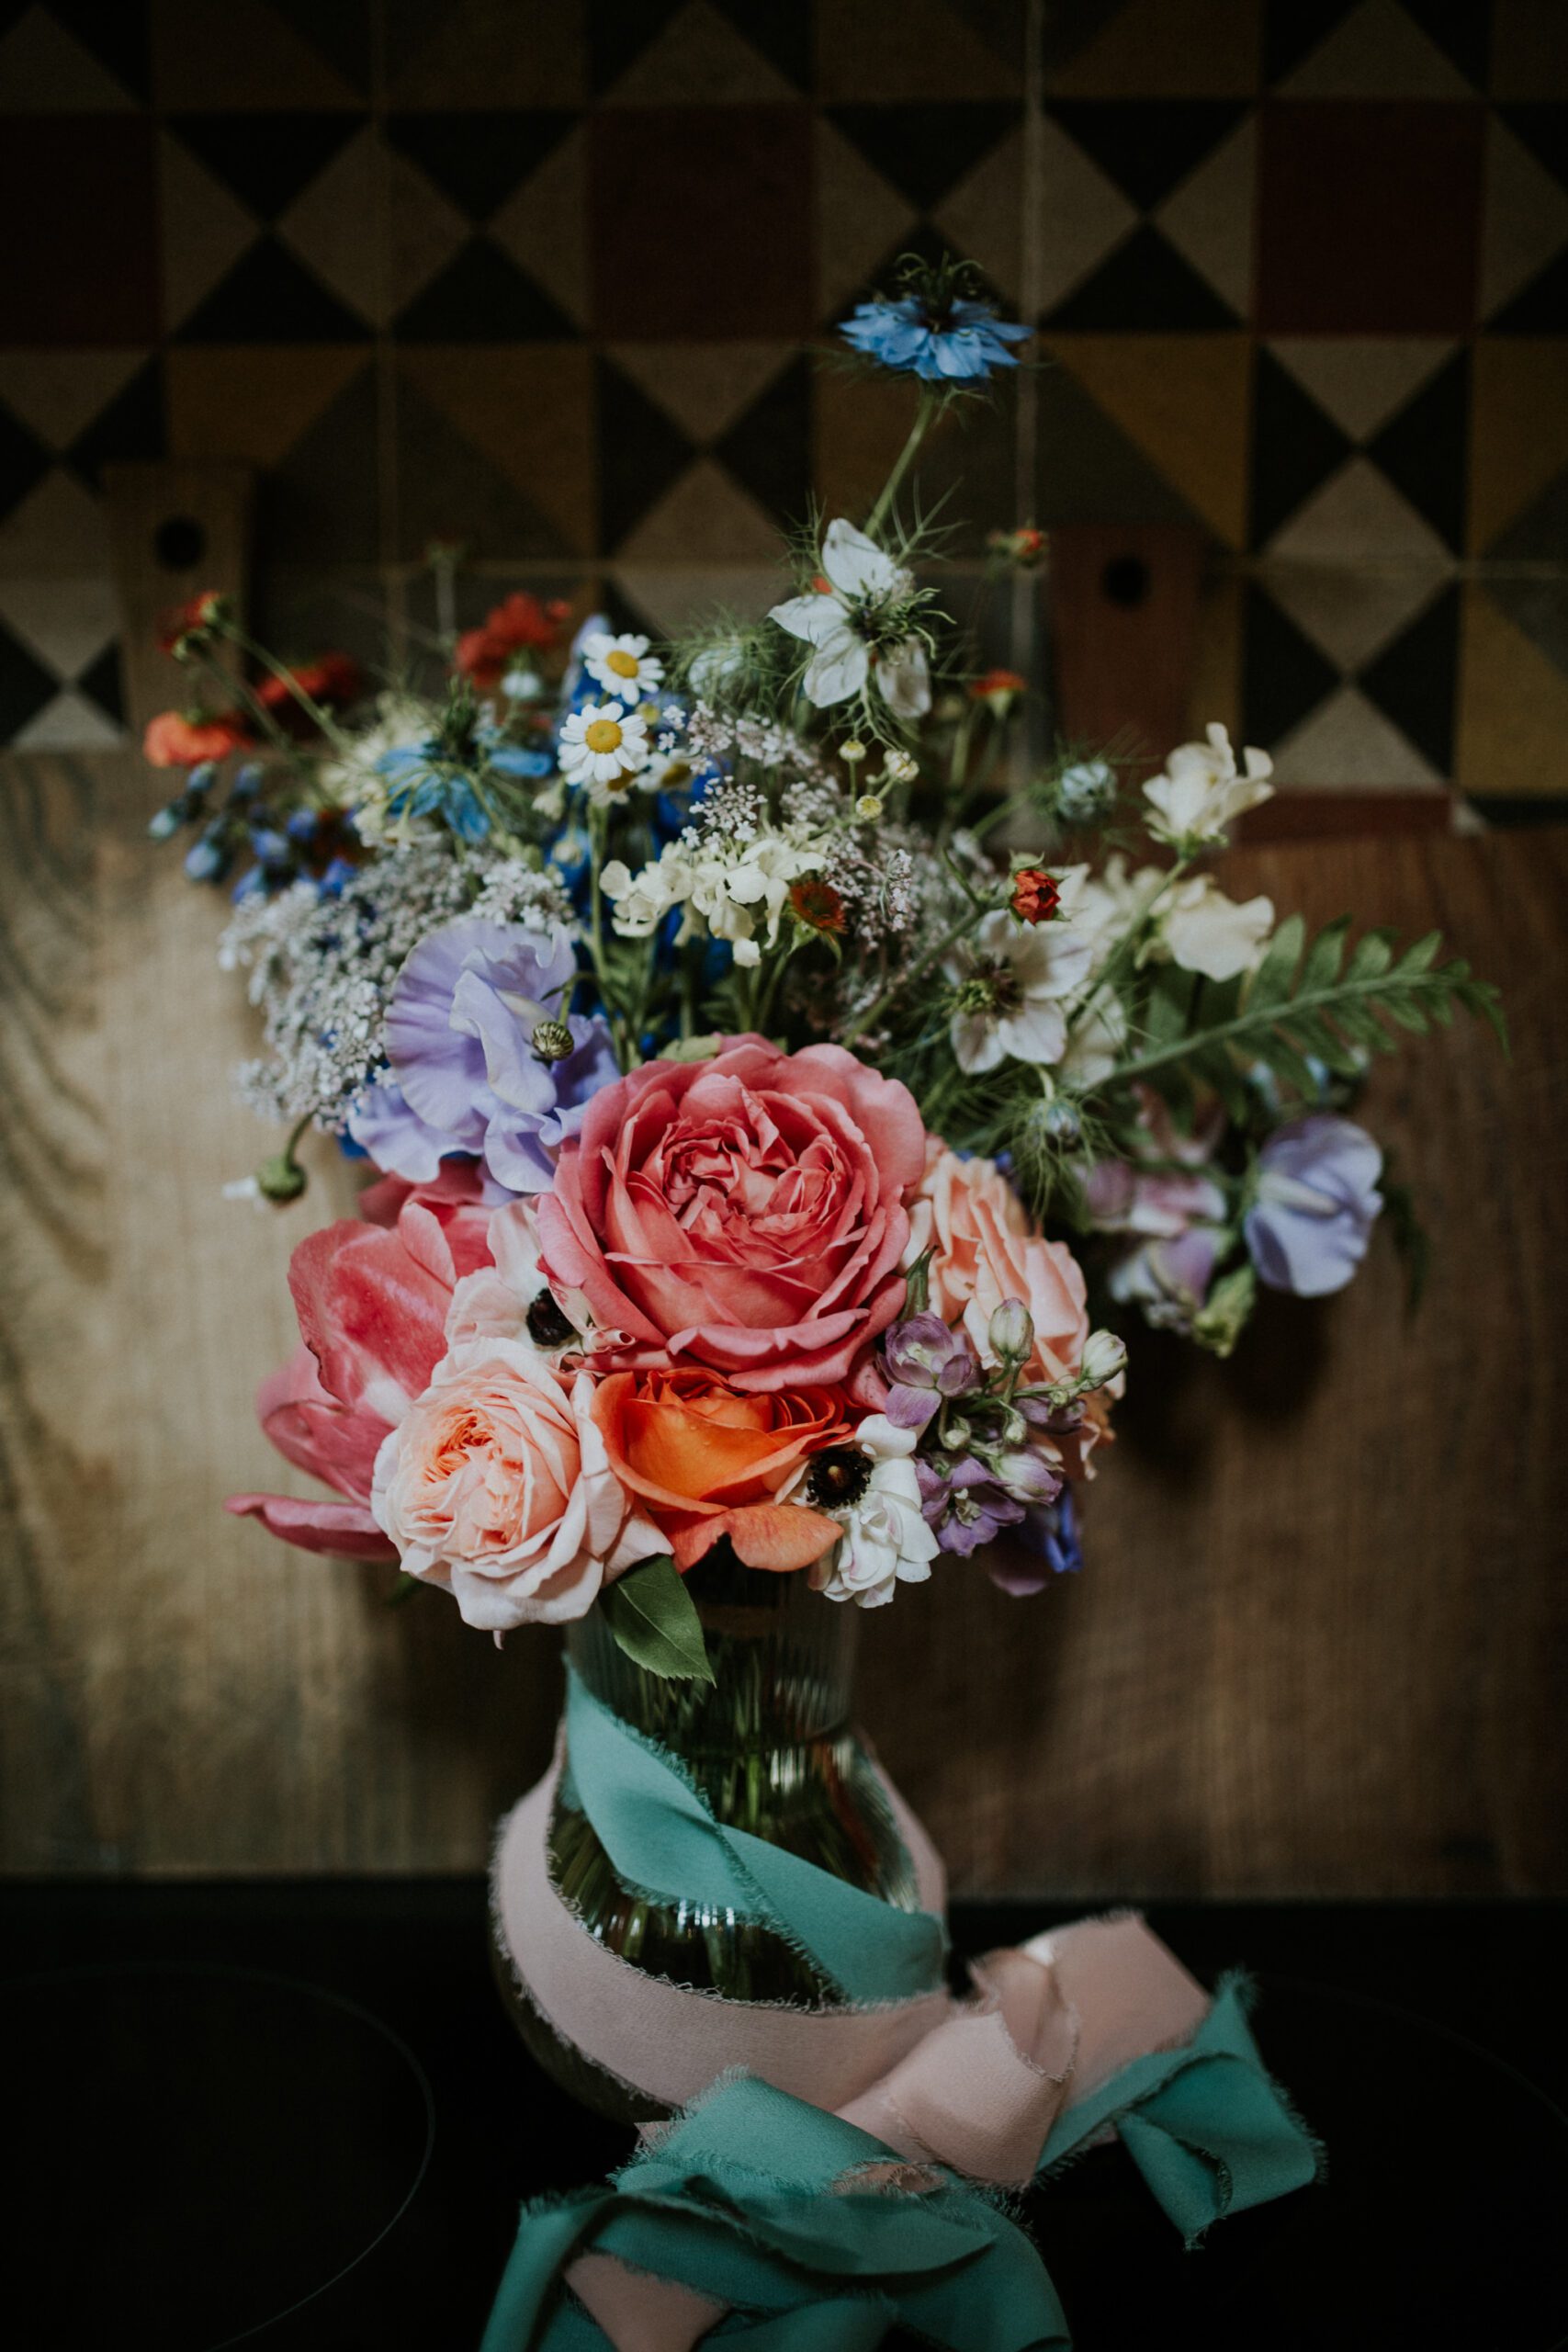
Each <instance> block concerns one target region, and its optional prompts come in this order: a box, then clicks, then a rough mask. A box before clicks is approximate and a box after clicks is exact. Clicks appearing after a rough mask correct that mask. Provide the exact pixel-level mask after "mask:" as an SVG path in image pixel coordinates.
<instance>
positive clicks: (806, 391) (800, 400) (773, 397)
mask: <svg viewBox="0 0 1568 2352" xmlns="http://www.w3.org/2000/svg"><path fill="white" fill-rule="evenodd" d="M714 455H715V457H716V458H718V459H719V460H720V461H721V462H722V463H723V464H724V465H725V466H727V467H728V469H729V471H730V472H731V473H732V474H733V475H734V477H735V479H736V481H738V482H739V484H740V485H741V487H742V489H744V490H749V491H750V493H751V495H752V497H753V498H754V499H756V501H757V503H758V504H759V505H761V506H765V507H766V508H767V510H768V512H769V513H770V514H771V515H775V516H776V517H777V518H778V519H779V520H780V521H791V522H793V521H798V519H799V518H800V516H801V515H804V513H805V512H806V508H807V502H808V500H809V497H810V493H811V363H810V361H809V360H808V359H807V358H806V357H805V356H804V355H803V356H801V357H800V358H798V359H795V360H792V361H791V363H790V365H789V366H788V367H787V368H784V372H783V373H782V375H779V376H776V377H775V378H774V379H773V382H772V383H771V384H770V385H769V386H768V388H767V390H766V391H764V392H763V393H762V395H761V398H760V399H759V400H756V401H753V402H752V403H751V406H750V408H749V409H748V410H747V411H746V413H745V414H744V415H743V416H739V417H738V418H737V419H736V421H735V423H734V424H732V425H731V426H730V427H729V429H728V432H727V433H726V434H725V435H724V436H723V438H722V440H720V441H718V442H717V443H716V445H715V447H714Z"/></svg>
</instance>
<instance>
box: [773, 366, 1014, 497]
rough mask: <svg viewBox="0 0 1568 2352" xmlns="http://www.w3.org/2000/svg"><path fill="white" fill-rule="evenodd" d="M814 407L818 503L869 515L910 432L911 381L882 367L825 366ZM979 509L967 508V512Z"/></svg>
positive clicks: (816, 383)
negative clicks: (872, 370) (866, 371)
mask: <svg viewBox="0 0 1568 2352" xmlns="http://www.w3.org/2000/svg"><path fill="white" fill-rule="evenodd" d="M811 411H812V422H813V431H812V442H813V455H814V468H813V470H814V476H815V481H816V486H817V503H818V508H819V509H820V511H821V512H822V513H823V514H825V515H829V516H831V515H861V514H864V512H865V511H866V509H867V508H868V507H869V506H870V504H871V503H872V501H873V499H874V498H875V496H876V494H877V492H878V491H879V490H880V489H881V487H882V485H883V483H884V482H885V481H886V479H887V476H888V474H889V472H890V470H891V469H892V466H893V461H894V459H895V458H897V455H898V452H899V450H900V449H901V448H902V447H903V446H904V443H905V441H906V439H907V438H908V431H909V389H908V384H907V383H906V382H905V381H904V379H902V378H900V377H897V376H889V375H886V374H883V373H880V372H879V373H877V374H874V375H861V374H859V373H858V372H851V371H850V370H848V369H840V368H818V370H817V371H816V373H815V376H814V379H813V381H812V386H811ZM928 446H929V445H928ZM921 471H922V480H925V479H926V478H927V477H926V473H925V469H924V468H923V467H922V469H921ZM973 511H974V510H973V508H972V507H966V508H965V514H966V515H969V514H972V513H973Z"/></svg>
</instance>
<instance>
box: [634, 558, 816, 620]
mask: <svg viewBox="0 0 1568 2352" xmlns="http://www.w3.org/2000/svg"><path fill="white" fill-rule="evenodd" d="M608 585H609V588H610V592H611V593H610V594H609V596H608V598H607V600H606V601H607V603H608V605H609V608H610V613H611V616H612V618H613V620H615V622H616V623H617V625H618V626H620V627H622V628H638V629H642V630H644V631H646V633H647V634H648V635H649V637H665V638H670V637H679V636H680V635H682V632H683V631H685V630H686V629H689V628H694V627H699V626H700V625H701V624H702V623H703V622H705V621H707V620H710V619H711V618H712V617H713V616H714V615H715V614H716V613H721V612H722V613H759V612H766V610H767V608H768V606H769V605H772V604H776V603H777V601H778V598H779V595H780V594H781V575H780V572H779V570H778V567H777V565H776V564H770V565H767V566H762V565H758V564H737V563H730V564H702V565H693V564H652V563H625V564H623V563H617V564H615V566H614V567H613V569H612V570H611V571H610V573H609V577H608ZM623 614H624V615H625V617H624V618H623V617H622V615H623Z"/></svg>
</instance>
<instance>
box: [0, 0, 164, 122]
mask: <svg viewBox="0 0 1568 2352" xmlns="http://www.w3.org/2000/svg"><path fill="white" fill-rule="evenodd" d="M20 13H21V12H20V10H15V11H13V10H10V9H7V11H6V14H7V15H8V16H9V15H12V14H17V15H19V14H20ZM49 13H50V15H51V17H59V19H60V21H61V23H62V25H63V26H64V27H65V28H66V29H67V30H68V31H69V32H70V33H72V34H73V36H74V38H75V39H76V40H79V41H80V42H81V44H82V46H83V48H84V49H85V51H87V52H88V54H89V56H92V57H96V59H97V61H98V63H99V64H100V65H103V66H106V67H107V70H108V71H109V73H111V74H113V75H114V77H115V80H116V81H117V82H119V83H122V84H123V85H124V86H125V88H126V89H128V90H129V91H130V94H131V96H132V97H137V98H140V99H141V102H142V104H143V106H145V105H146V104H147V103H148V101H149V99H150V98H151V96H152V38H151V34H150V31H149V23H148V19H149V17H150V15H151V6H150V0H50V7H49Z"/></svg>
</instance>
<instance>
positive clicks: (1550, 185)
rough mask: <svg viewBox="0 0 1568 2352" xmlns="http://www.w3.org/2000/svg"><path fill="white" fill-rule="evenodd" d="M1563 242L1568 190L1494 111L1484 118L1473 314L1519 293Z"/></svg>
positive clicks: (1567, 232)
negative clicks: (1484, 146) (1478, 239)
mask: <svg viewBox="0 0 1568 2352" xmlns="http://www.w3.org/2000/svg"><path fill="white" fill-rule="evenodd" d="M1565 242H1568V189H1565V188H1564V187H1562V183H1561V182H1560V181H1559V180H1558V179H1557V178H1555V177H1554V175H1552V174H1551V172H1549V171H1547V170H1546V169H1545V167H1544V165H1543V164H1541V163H1540V161H1539V159H1538V158H1537V157H1536V156H1535V155H1533V154H1532V153H1530V151H1529V148H1528V147H1527V146H1526V145H1525V143H1524V141H1522V140H1521V139H1519V138H1517V136H1516V135H1515V133H1514V132H1513V131H1512V130H1509V129H1508V126H1507V124H1506V122H1504V121H1503V120H1502V119H1501V118H1500V117H1499V116H1497V115H1495V114H1494V115H1489V116H1488V118H1487V122H1486V160H1485V164H1484V167H1483V175H1482V213H1481V252H1480V256H1479V276H1478V280H1477V286H1476V312H1477V315H1478V316H1479V317H1480V318H1481V319H1483V320H1485V319H1487V318H1489V317H1490V316H1491V314H1492V312H1493V311H1500V310H1502V309H1503V308H1504V306H1505V305H1506V303H1508V302H1509V301H1511V300H1513V298H1514V296H1515V295H1516V294H1518V293H1522V292H1523V290H1524V288H1526V287H1527V286H1528V285H1529V282H1530V280H1531V279H1532V278H1533V277H1537V276H1539V274H1540V271H1541V270H1543V269H1544V268H1545V267H1546V266H1547V264H1548V263H1549V262H1550V261H1551V259H1552V258H1553V256H1554V255H1555V254H1558V253H1560V252H1561V251H1562V246H1563V244H1564V243H1565Z"/></svg>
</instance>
